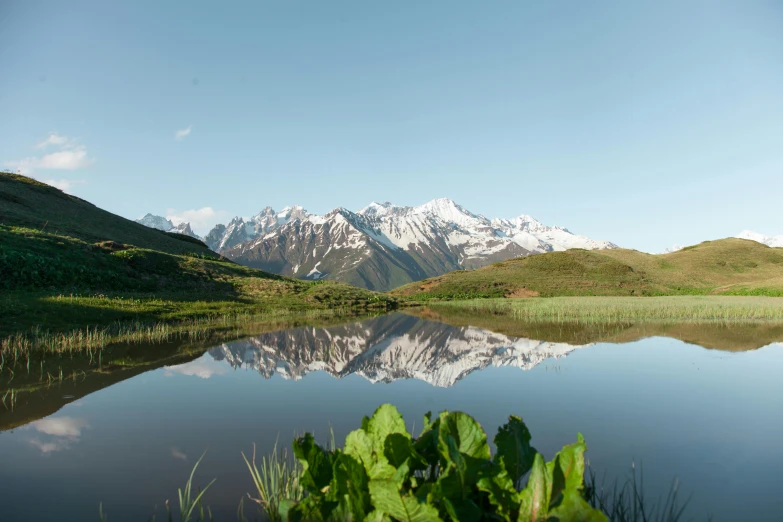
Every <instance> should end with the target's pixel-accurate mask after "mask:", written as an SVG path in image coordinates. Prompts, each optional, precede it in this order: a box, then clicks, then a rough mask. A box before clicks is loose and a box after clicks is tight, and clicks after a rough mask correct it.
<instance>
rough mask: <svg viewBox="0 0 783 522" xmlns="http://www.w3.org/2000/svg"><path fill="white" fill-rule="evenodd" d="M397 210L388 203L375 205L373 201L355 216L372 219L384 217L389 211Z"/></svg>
mask: <svg viewBox="0 0 783 522" xmlns="http://www.w3.org/2000/svg"><path fill="white" fill-rule="evenodd" d="M394 208H398V207H396V206H394V205H392V204H391V203H389V202H388V201H384V202H383V203H376V202H375V201H373V202H372V203H370V204H369V205H367V206H366V207H364V208H363V209H361V210H359V211H358V212H357V214H359V215H360V216H373V217H380V216H385V215H386V214H388V213H389V210H391V209H394Z"/></svg>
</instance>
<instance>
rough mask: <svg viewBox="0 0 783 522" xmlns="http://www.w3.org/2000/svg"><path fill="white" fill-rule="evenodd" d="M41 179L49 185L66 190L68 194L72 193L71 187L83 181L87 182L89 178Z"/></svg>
mask: <svg viewBox="0 0 783 522" xmlns="http://www.w3.org/2000/svg"><path fill="white" fill-rule="evenodd" d="M39 181H43V182H44V183H46V184H47V185H51V186H53V187H54V188H58V189H60V190H62V191H63V192H65V193H66V194H70V193H71V189H72V188H73V186H74V185H81V184H82V183H87V180H84V179H42V180H39Z"/></svg>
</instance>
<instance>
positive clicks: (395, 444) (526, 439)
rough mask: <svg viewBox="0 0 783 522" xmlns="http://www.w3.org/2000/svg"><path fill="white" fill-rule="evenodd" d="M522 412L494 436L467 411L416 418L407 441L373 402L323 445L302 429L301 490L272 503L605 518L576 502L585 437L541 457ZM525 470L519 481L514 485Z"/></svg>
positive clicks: (288, 515) (470, 515)
mask: <svg viewBox="0 0 783 522" xmlns="http://www.w3.org/2000/svg"><path fill="white" fill-rule="evenodd" d="M530 438H531V437H530V432H529V431H528V429H527V427H526V426H525V424H524V423H523V422H522V419H520V418H519V417H513V416H512V417H510V418H509V421H508V423H507V424H505V425H504V426H502V427H501V428H500V430H499V431H498V434H497V436H496V437H495V439H494V443H495V446H496V448H497V451H496V453H495V455H494V456H493V455H492V454H491V451H490V446H489V443H488V441H487V435H486V433H485V432H484V430H483V429H482V427H481V425H480V424H479V423H478V422H476V421H475V420H474V419H473V418H472V417H470V416H469V415H467V414H465V413H461V412H442V413H441V414H440V415H439V416H438V417H437V418H435V419H433V418H432V416H431V415H430V414H427V415H426V416H425V418H424V429H423V431H422V433H421V434H420V436H419V437H418V438H413V437H412V436H411V435H410V434H409V433H408V431H407V430H406V428H405V422H404V421H403V418H402V416H401V415H400V413H399V412H398V411H397V409H396V408H395V407H394V406H392V405H389V404H385V405H383V406H381V407H379V408H378V409H377V410H376V411H375V413H374V415H373V416H372V417H371V418H368V417H365V418H364V419H363V421H362V427H361V428H360V429H358V430H355V431H353V432H351V433H350V434H348V436H347V437H346V440H345V446H344V447H343V449H333V450H331V451H328V450H326V449H324V448H322V447H321V446H319V445H318V444H316V442H315V439H314V438H313V436H312V435H311V434H305V435H304V436H302V437H299V438H297V439H296V440H295V441H294V443H293V450H294V456H295V457H296V458H297V460H298V461H299V463H300V464H301V467H302V475H301V479H300V482H301V486H302V487H303V488H304V490H305V492H306V496H305V497H304V498H303V499H302V500H299V501H297V500H296V499H286V500H283V501H281V502H280V504H279V515H280V517H281V519H282V520H286V521H291V522H296V521H338V520H339V521H343V520H353V521H360V520H363V521H373V522H375V521H378V522H380V521H392V520H396V521H403V522H430V521H432V522H434V521H441V520H443V521H447V520H454V521H460V522H473V521H476V522H477V521H481V520H498V521H509V522H510V521H520V522H521V521H561V522H564V521H570V520H579V521H604V520H607V518H606V516H605V515H604V514H603V513H601V512H600V511H598V510H596V509H594V508H593V507H591V506H590V504H588V503H587V501H586V500H585V491H584V473H585V463H584V452H585V451H586V449H587V446H586V445H585V442H584V439H583V438H582V436H581V435H578V437H577V441H576V442H575V443H573V444H569V445H568V446H565V447H564V448H563V449H562V450H561V451H560V452H559V453H557V455H555V457H554V459H552V460H551V461H550V462H545V461H544V458H543V456H542V455H541V454H540V453H538V452H537V451H536V450H535V448H533V447H532V446H531V445H530ZM526 475H528V478H527V482H526V485H525V487H524V488H521V487H520V486H521V483H522V481H523V479H524V477H525V476H526Z"/></svg>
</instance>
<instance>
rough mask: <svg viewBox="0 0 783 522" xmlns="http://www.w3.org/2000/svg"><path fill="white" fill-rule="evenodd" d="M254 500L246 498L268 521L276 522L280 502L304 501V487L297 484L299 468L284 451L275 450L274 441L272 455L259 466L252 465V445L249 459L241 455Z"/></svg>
mask: <svg viewBox="0 0 783 522" xmlns="http://www.w3.org/2000/svg"><path fill="white" fill-rule="evenodd" d="M242 459H243V460H244V461H245V465H246V466H247V469H248V471H249V472H250V476H251V478H252V479H253V484H254V485H255V487H256V492H257V494H258V497H255V498H254V497H252V496H250V493H248V495H247V496H248V498H249V499H250V500H252V501H253V502H255V503H256V504H258V505H259V506H261V509H262V510H263V511H264V512H265V513H266V515H267V517H268V518H269V520H270V521H272V522H280V521H281V520H282V516H281V514H280V502H281V501H283V500H285V499H292V500H295V501H297V502H298V501H300V500H302V498H304V488H303V487H302V485H301V483H300V477H301V475H302V472H303V470H302V465H301V464H300V463H299V461H298V460H296V459H293V458H291V457H290V456H289V454H288V451H287V450H283V451H282V452H281V451H279V450H278V447H277V442H275V445H274V448H273V449H272V453H270V454H269V455H267V456H264V457H262V459H261V467H260V468H259V467H258V466H257V465H256V445H255V444H253V456H252V458H251V459H250V460H248V458H247V457H246V456H245V454H244V453H242Z"/></svg>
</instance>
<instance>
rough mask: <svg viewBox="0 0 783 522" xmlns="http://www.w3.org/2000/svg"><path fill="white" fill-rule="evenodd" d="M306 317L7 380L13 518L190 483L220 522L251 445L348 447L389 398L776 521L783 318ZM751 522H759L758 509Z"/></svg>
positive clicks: (144, 503) (151, 504) (233, 508)
mask: <svg viewBox="0 0 783 522" xmlns="http://www.w3.org/2000/svg"><path fill="white" fill-rule="evenodd" d="M345 320H346V321H349V322H344V323H342V324H340V323H335V324H318V325H315V326H314V325H298V326H296V327H291V328H288V329H280V330H278V331H270V332H266V333H263V334H260V335H257V336H254V337H249V338H244V339H239V340H235V341H231V342H224V343H221V344H217V345H214V344H209V343H202V344H195V345H185V344H177V343H170V344H159V345H152V346H144V345H127V346H115V347H110V348H107V349H106V350H104V351H103V352H102V353H101V354H100V356H99V357H98V358H92V360H77V359H67V360H66V359H63V360H62V361H54V362H52V361H48V362H47V367H46V368H45V369H44V368H43V366H42V367H41V368H40V369H39V368H35V367H33V368H26V369H16V371H15V372H9V371H6V372H3V373H2V376H0V396H2V397H3V402H2V404H0V503H2V520H3V521H5V522H15V521H22V520H24V521H27V520H74V521H75V520H78V521H90V520H95V521H98V520H99V516H98V510H99V504H100V505H102V509H103V511H104V512H105V513H107V519H108V520H110V521H111V522H122V521H139V520H149V519H150V518H151V517H152V516H153V515H156V514H157V516H158V517H160V519H164V518H165V506H164V504H165V502H166V500H167V499H168V500H169V502H170V503H171V504H176V501H177V488H181V487H182V486H183V485H184V483H185V481H186V480H187V479H188V476H189V475H190V472H191V470H192V469H193V466H194V464H195V463H196V462H197V461H198V459H199V457H201V456H202V455H204V457H203V460H202V461H201V463H200V465H199V467H198V469H197V471H196V475H195V478H194V487H195V486H201V487H204V486H206V485H207V484H208V483H209V482H210V481H211V480H212V479H213V478H215V479H217V480H216V481H215V483H214V484H213V485H212V486H211V487H210V488H209V490H208V491H207V492H206V494H205V496H204V504H205V505H208V506H209V507H210V510H211V513H212V515H213V516H214V519H215V520H236V518H237V508H238V506H239V503H240V500H241V499H242V498H243V497H244V505H245V511H246V514H247V515H248V517H249V518H250V519H251V520H252V519H254V518H258V517H260V515H259V514H258V513H257V512H256V511H254V510H256V509H257V508H256V506H255V505H254V504H253V503H252V502H250V501H248V498H247V493H250V492H254V486H253V483H252V480H251V477H250V475H249V473H248V470H247V467H246V466H245V462H244V461H243V459H242V452H244V453H245V455H248V456H249V455H251V454H252V452H253V448H254V445H255V447H256V451H257V453H258V455H259V457H260V456H261V455H265V454H267V453H269V452H271V451H272V449H273V448H274V447H275V444H278V446H280V447H287V448H290V445H291V440H292V439H293V438H294V437H295V436H296V435H297V434H302V433H304V432H311V433H313V434H314V435H315V437H316V439H318V440H319V441H325V440H326V439H327V438H329V437H331V434H332V433H333V435H334V438H335V439H336V440H337V441H342V440H344V438H345V436H346V435H347V434H348V433H349V432H350V431H352V430H354V429H356V428H357V427H359V426H360V423H361V419H362V417H363V416H365V415H372V413H373V411H374V410H375V409H376V408H377V407H378V406H379V405H381V404H384V403H391V404H394V405H395V406H396V407H397V408H398V409H399V411H400V412H401V413H402V414H403V416H404V418H405V421H406V423H407V424H408V426H409V427H410V431H411V432H412V433H416V432H417V426H419V427H420V426H421V424H422V422H423V421H422V418H423V415H424V414H425V413H427V412H428V411H431V412H433V413H435V414H437V413H438V412H440V411H443V410H449V411H464V412H466V413H468V414H470V415H472V416H473V417H474V418H475V419H476V420H478V421H479V422H480V423H481V425H482V426H483V427H484V429H485V430H486V432H487V434H488V436H489V438H490V440H491V439H492V437H493V436H494V434H495V433H496V431H497V428H498V426H500V425H502V424H504V423H505V422H506V420H507V418H508V416H509V415H512V414H513V415H518V416H520V417H522V419H523V420H524V422H525V423H526V425H527V427H528V428H529V429H530V432H531V433H532V435H533V439H532V444H533V445H534V446H535V447H536V448H537V449H538V451H540V452H541V453H543V455H544V456H545V457H546V458H550V457H551V456H552V455H553V454H554V453H555V452H556V451H558V450H559V449H560V448H561V447H562V446H564V445H565V444H568V443H570V442H573V441H574V440H576V436H577V433H582V434H583V435H584V438H585V440H586V442H587V446H588V452H587V457H588V458H589V463H590V467H591V469H592V470H593V472H594V473H595V474H596V477H597V481H598V483H599V484H602V485H604V486H605V487H607V488H610V489H611V488H612V487H613V486H614V484H615V483H618V484H623V483H624V482H625V481H626V480H628V478H629V476H630V474H631V473H632V471H635V472H636V473H637V475H638V476H639V477H640V478H642V479H643V481H644V484H643V487H644V495H645V498H646V499H647V502H648V503H655V502H659V503H661V504H663V503H665V500H666V496H667V495H668V494H669V493H670V491H671V490H672V487H677V488H678V494H679V497H680V499H681V503H685V502H686V501H687V506H686V510H685V514H684V518H683V519H684V520H710V519H711V520H714V521H734V520H750V519H753V520H781V517H783V515H781V513H783V494H781V486H783V479H781V470H782V469H783V445H781V444H780V434H781V433H783V378H782V377H781V376H783V325H752V326H741V325H695V324H665V325H649V324H648V325H634V324H610V325H597V326H596V325H594V326H573V325H565V324H547V323H537V324H522V323H518V324H511V325H509V324H505V323H504V324H494V323H492V321H488V320H487V319H486V318H480V317H476V318H475V319H474V318H471V317H469V316H467V317H466V316H465V315H460V316H459V317H458V318H456V319H455V318H453V317H448V316H444V315H441V314H440V313H438V312H434V311H431V310H427V309H422V310H416V311H413V312H404V313H403V312H396V313H392V314H388V315H381V316H376V317H367V318H359V317H357V318H352V319H345ZM749 517H750V518H749Z"/></svg>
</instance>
